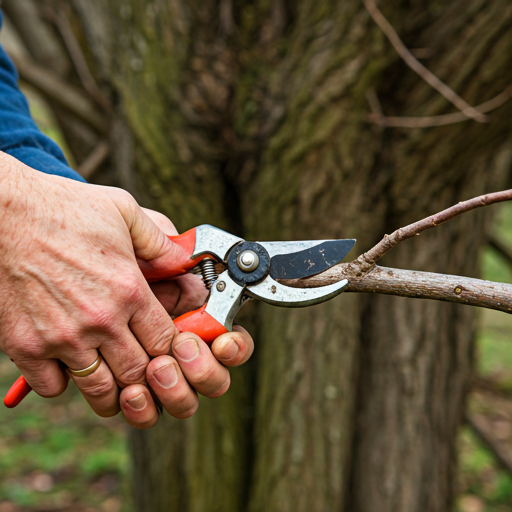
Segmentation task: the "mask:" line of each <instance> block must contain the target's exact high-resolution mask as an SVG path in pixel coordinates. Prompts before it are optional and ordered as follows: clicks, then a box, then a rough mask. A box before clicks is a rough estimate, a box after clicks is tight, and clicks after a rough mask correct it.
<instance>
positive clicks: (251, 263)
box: [236, 250, 260, 272]
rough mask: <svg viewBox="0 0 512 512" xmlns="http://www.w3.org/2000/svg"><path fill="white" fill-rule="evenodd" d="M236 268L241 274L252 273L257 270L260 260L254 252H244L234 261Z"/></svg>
mask: <svg viewBox="0 0 512 512" xmlns="http://www.w3.org/2000/svg"><path fill="white" fill-rule="evenodd" d="M236 262H237V264H238V268H239V269H240V270H242V271H243V272H252V271H253V270H256V269H257V268H258V265H259V264H260V259H259V257H258V255H257V254H256V253H255V252H254V251H249V250H247V251H244V252H242V253H241V254H240V255H239V256H238V258H237V259H236Z"/></svg>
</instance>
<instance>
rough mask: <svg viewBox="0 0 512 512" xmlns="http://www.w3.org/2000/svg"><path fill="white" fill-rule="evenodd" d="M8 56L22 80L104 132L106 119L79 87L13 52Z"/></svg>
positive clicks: (98, 130) (100, 131)
mask: <svg viewBox="0 0 512 512" xmlns="http://www.w3.org/2000/svg"><path fill="white" fill-rule="evenodd" d="M10 57H11V59H12V60H13V62H14V64H15V66H16V69H17V70H18V73H19V75H20V78H21V79H22V80H24V81H25V82H27V83H28V84H29V85H31V86H33V87H35V88H36V89H37V90H38V91H39V92H41V93H42V94H43V96H45V97H46V98H49V99H51V100H53V101H55V102H56V103H58V104H59V105H61V106H62V107H63V108H65V109H66V110H68V111H69V112H71V113H72V114H74V115H75V116H76V117H78V118H79V119H81V120H82V121H84V122H85V123H87V124H88V125H89V126H90V127H92V128H94V129H95V130H96V131H97V132H99V133H105V132H106V130H107V121H106V119H105V118H104V117H103V116H102V115H101V114H100V113H99V112H98V110H97V109H96V105H95V104H94V103H93V102H92V101H91V100H90V99H89V98H88V97H87V96H85V95H84V94H83V93H82V92H81V91H80V90H79V89H77V88H75V87H73V86H72V85H70V84H68V83H66V82H65V81H63V80H62V79H61V78H59V77H58V76H57V75H55V74H54V73H52V72H51V71H48V70H47V69H45V68H43V67H41V66H39V65H38V64H35V63H34V62H31V61H29V60H28V59H25V58H21V57H19V56H17V55H14V54H11V55H10Z"/></svg>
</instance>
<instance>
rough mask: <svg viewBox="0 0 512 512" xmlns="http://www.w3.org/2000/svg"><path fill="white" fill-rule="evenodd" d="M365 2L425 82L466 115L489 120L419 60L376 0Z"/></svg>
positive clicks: (482, 120) (392, 41) (401, 55)
mask: <svg viewBox="0 0 512 512" xmlns="http://www.w3.org/2000/svg"><path fill="white" fill-rule="evenodd" d="M363 3H364V5H365V7H366V9H367V10H368V12H369V13H370V16H371V17H372V18H373V20H374V21H375V23H377V25H378V26H379V27H380V29H381V30H382V32H384V34H385V35H386V37H387V38H388V39H389V42H390V43H391V44H392V45H393V47H394V48H395V50H396V52H397V53H398V55H400V57H401V58H402V59H403V61H404V62H405V63H406V64H407V65H408V66H409V67H410V68H411V69H412V70H413V71H414V72H416V73H417V74H418V75H419V76H420V77H421V78H423V80H425V82H427V83H428V84H429V85H430V86H431V87H433V88H434V89H435V90H436V91H437V92H439V93H440V94H441V95H443V96H444V97H445V98H446V99H447V100H448V101H449V102H450V103H451V104H452V105H454V106H455V107H457V108H458V109H459V110H460V111H461V112H462V114H463V115H464V116H466V117H470V118H472V119H474V120H475V121H478V122H480V123H484V122H486V121H487V116H485V115H483V114H482V113H481V112H479V111H478V110H476V109H475V108H473V107H472V106H471V105H470V104H469V103H467V102H466V101H465V100H463V99H462V98H461V97H460V96H459V95H458V94H457V93H456V92H455V91H454V90H453V89H451V88H450V87H448V86H447V85H446V84H445V83H444V82H442V81H441V80H440V79H439V78H438V77H437V76H436V75H434V73H432V72H431V71H430V70H428V69H427V68H426V67H425V66H424V65H423V64H421V62H419V61H418V60H417V59H416V58H415V57H414V55H413V54H412V53H411V52H410V51H409V50H408V48H407V47H406V46H405V44H404V43H403V42H402V40H401V39H400V38H399V37H398V34H397V33H396V32H395V29H394V28H393V27H392V26H391V24H390V23H389V21H388V20H387V19H386V18H385V17H384V15H383V14H382V13H381V12H380V11H379V9H378V8H377V6H376V5H375V1H374V0H363Z"/></svg>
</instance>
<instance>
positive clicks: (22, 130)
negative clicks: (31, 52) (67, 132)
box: [0, 10, 85, 181]
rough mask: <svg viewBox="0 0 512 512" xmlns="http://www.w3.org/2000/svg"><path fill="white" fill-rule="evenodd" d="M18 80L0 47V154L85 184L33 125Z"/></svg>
mask: <svg viewBox="0 0 512 512" xmlns="http://www.w3.org/2000/svg"><path fill="white" fill-rule="evenodd" d="M1 25H2V11H1V10H0V27H1ZM17 80H18V75H17V73H16V69H15V68H14V65H13V63H12V62H11V60H10V59H9V57H8V56H7V54H6V53H5V51H4V49H3V48H2V47H1V46H0V151H4V152H5V153H8V154H9V155H11V156H13V157H14V158H17V159H18V160H20V161H21V162H23V163H24V164H25V165H28V166H29V167H32V168H33V169H37V170H38V171H42V172H45V173H47V174H57V175H59V176H64V177H66V178H71V179H74V180H78V181H85V180H84V179H83V178H82V177H81V176H80V175H79V174H78V173H77V172H75V171H74V170H73V169H71V167H69V165H68V164H67V162H66V159H65V158H64V155H63V153H62V151H61V150H60V148H59V147H58V146H57V144H55V142H53V141H52V140H51V139H50V138H49V137H47V136H46V135H44V134H43V133H41V131H40V130H39V128H38V127H37V126H36V124H35V123H34V121H33V119H32V117H31V115H30V110H29V108H28V103H27V100H26V98H25V96H23V94H22V92H21V91H20V89H19V88H18V84H17Z"/></svg>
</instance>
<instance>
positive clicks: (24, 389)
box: [4, 375, 32, 409]
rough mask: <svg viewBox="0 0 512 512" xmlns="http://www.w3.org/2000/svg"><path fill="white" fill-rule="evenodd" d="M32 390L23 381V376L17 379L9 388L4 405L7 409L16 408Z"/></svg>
mask: <svg viewBox="0 0 512 512" xmlns="http://www.w3.org/2000/svg"><path fill="white" fill-rule="evenodd" d="M31 391H32V388H31V387H30V385H29V383H28V382H27V381H26V380H25V377H23V375H22V376H21V377H18V379H17V380H16V382H15V383H14V384H13V385H12V386H11V389H9V391H8V392H7V394H6V395H5V398H4V404H5V406H6V407H9V409H12V408H13V407H16V406H17V405H18V404H19V403H20V402H21V401H22V400H23V399H24V398H25V397H26V396H27V395H28V394H29V393H30V392H31Z"/></svg>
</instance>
